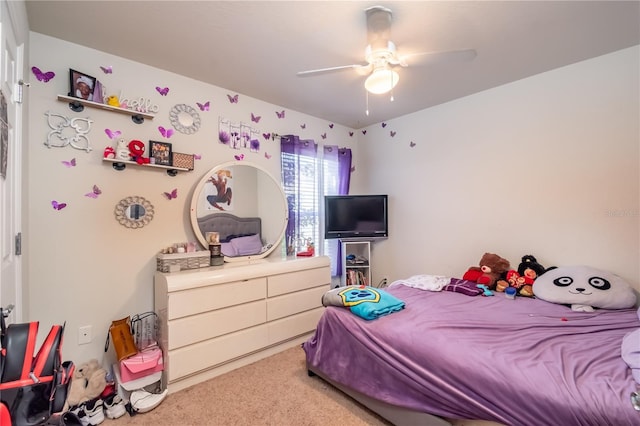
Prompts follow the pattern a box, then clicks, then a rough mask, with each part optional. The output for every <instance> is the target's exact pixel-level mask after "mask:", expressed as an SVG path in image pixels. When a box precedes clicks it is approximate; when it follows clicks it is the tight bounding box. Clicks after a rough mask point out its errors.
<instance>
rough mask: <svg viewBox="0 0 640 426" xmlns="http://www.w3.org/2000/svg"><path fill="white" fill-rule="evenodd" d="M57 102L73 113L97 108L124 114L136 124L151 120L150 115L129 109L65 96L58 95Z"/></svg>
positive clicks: (151, 116)
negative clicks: (64, 104) (62, 103)
mask: <svg viewBox="0 0 640 426" xmlns="http://www.w3.org/2000/svg"><path fill="white" fill-rule="evenodd" d="M58 100H59V101H60V102H67V103H68V104H69V108H71V110H73V111H75V112H81V111H82V110H84V107H85V106H88V107H91V108H97V109H104V110H107V111H112V112H118V113H120V114H125V115H130V116H131V120H133V122H134V123H136V124H141V123H142V122H143V121H144V119H145V118H147V119H149V120H153V117H154V116H153V115H152V114H148V113H145V112H138V111H133V110H130V109H126V108H119V107H114V106H111V105H107V104H101V103H98V102H93V101H87V100H84V99H79V98H74V97H73V96H65V95H58Z"/></svg>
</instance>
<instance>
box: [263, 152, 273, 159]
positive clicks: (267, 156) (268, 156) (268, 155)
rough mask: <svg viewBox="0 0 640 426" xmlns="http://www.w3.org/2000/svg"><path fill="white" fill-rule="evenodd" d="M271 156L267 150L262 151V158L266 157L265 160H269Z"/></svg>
mask: <svg viewBox="0 0 640 426" xmlns="http://www.w3.org/2000/svg"><path fill="white" fill-rule="evenodd" d="M271 157H272V155H271V154H269V153H268V152H267V151H265V152H264V158H266V159H267V160H269V159H270V158H271Z"/></svg>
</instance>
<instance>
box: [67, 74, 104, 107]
mask: <svg viewBox="0 0 640 426" xmlns="http://www.w3.org/2000/svg"><path fill="white" fill-rule="evenodd" d="M97 82H98V80H97V79H96V78H95V77H93V76H90V75H89V74H85V73H83V72H80V71H76V70H74V69H71V68H69V96H71V97H74V98H78V99H84V100H85V101H93V92H94V90H95V89H96V84H97Z"/></svg>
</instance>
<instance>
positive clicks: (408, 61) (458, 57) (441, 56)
mask: <svg viewBox="0 0 640 426" xmlns="http://www.w3.org/2000/svg"><path fill="white" fill-rule="evenodd" d="M477 55H478V53H477V52H476V50H475V49H461V50H447V51H441V52H423V53H411V54H408V55H400V57H399V58H398V61H397V63H392V65H401V66H403V67H406V66H408V65H424V64H435V63H451V62H466V61H472V60H473V59H474V58H475V57H476V56H477Z"/></svg>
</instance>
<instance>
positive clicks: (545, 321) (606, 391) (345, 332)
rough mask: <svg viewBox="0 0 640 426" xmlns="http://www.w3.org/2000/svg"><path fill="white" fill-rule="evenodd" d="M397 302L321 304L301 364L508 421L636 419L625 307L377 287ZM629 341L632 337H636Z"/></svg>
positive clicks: (451, 411)
mask: <svg viewBox="0 0 640 426" xmlns="http://www.w3.org/2000/svg"><path fill="white" fill-rule="evenodd" d="M388 291H389V293H391V294H393V295H394V296H396V297H398V298H399V299H401V300H403V301H404V302H405V303H406V307H405V309H404V310H403V311H400V312H396V313H393V314H391V315H388V316H385V317H381V318H379V319H377V320H374V321H365V320H364V319H362V318H359V317H357V316H356V315H354V314H352V313H351V312H349V310H348V309H346V308H339V307H328V308H327V309H326V311H325V312H324V314H323V316H322V318H321V319H320V322H319V323H318V327H317V330H316V332H315V334H314V335H313V336H312V337H311V338H310V339H309V340H308V341H307V342H305V343H304V344H303V348H304V350H305V352H306V356H307V363H308V366H309V367H310V368H312V369H316V370H319V371H320V372H322V373H323V374H325V375H326V376H328V377H329V378H331V379H333V380H335V381H336V382H338V383H341V384H343V385H345V386H347V387H349V388H351V389H354V390H356V391H359V392H361V393H364V394H366V395H369V396H371V397H373V398H376V399H378V400H381V401H385V402H387V403H390V404H393V405H398V406H402V407H406V408H411V409H414V410H418V411H423V412H427V413H431V414H435V415H439V416H444V417H450V418H459V419H484V420H493V421H497V422H500V423H504V424H509V425H554V426H557V425H563V426H564V425H616V426H622V425H640V412H638V411H635V410H634V409H633V407H632V405H631V402H630V394H631V392H633V391H635V390H636V384H635V381H634V380H633V378H632V376H631V371H630V369H629V367H628V366H627V364H626V363H625V362H624V361H623V360H622V358H621V343H622V339H623V337H624V336H625V334H627V333H629V332H631V331H634V330H636V329H638V328H640V321H639V320H638V315H637V313H636V310H635V309H624V310H615V311H614V310H598V311H596V312H594V313H585V312H575V311H572V310H571V309H570V308H568V307H566V306H563V305H557V304H553V303H549V302H545V301H542V300H537V299H529V298H517V299H516V300H508V299H506V298H505V297H504V295H502V294H497V295H496V296H494V297H481V296H478V297H470V296H466V295H463V294H459V293H452V292H430V291H424V290H419V289H415V288H410V287H406V286H403V285H399V286H394V287H391V288H389V289H388ZM639 344H640V342H639Z"/></svg>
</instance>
